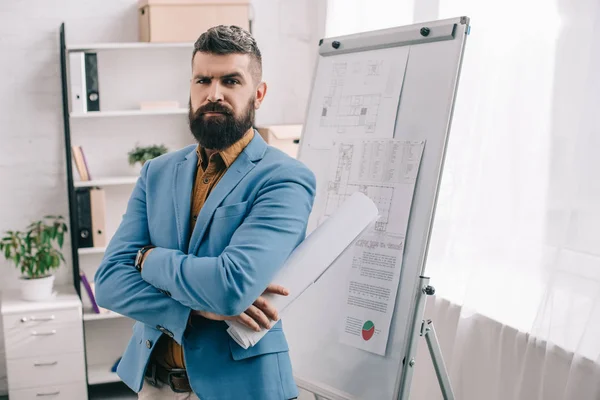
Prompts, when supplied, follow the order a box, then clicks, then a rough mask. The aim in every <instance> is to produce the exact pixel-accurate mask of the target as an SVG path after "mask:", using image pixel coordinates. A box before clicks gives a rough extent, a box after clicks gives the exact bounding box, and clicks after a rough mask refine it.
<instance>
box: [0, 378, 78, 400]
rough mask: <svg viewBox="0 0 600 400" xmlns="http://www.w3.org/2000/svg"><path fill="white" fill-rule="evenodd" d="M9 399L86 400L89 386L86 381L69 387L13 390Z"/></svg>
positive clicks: (9, 394) (9, 393)
mask: <svg viewBox="0 0 600 400" xmlns="http://www.w3.org/2000/svg"><path fill="white" fill-rule="evenodd" d="M8 397H9V398H10V400H32V399H40V400H43V399H48V400H86V399H87V386H86V384H85V381H81V382H78V383H72V384H69V385H59V386H44V387H39V388H33V389H21V390H11V391H9V392H8Z"/></svg>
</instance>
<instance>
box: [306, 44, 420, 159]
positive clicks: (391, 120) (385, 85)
mask: <svg viewBox="0 0 600 400" xmlns="http://www.w3.org/2000/svg"><path fill="white" fill-rule="evenodd" d="M408 56H409V48H408V47H407V48H406V49H402V50H399V49H397V48H395V49H380V50H373V51H369V52H366V53H355V54H342V55H338V56H334V57H326V58H324V59H322V60H321V62H322V63H324V65H323V66H322V67H320V68H319V71H322V72H321V73H320V74H319V75H318V76H317V77H316V81H315V85H314V89H313V94H312V101H311V102H310V110H309V118H308V120H307V121H308V122H307V130H306V131H307V132H309V135H310V137H308V143H309V146H311V147H314V148H323V149H325V148H331V147H332V146H333V143H334V142H336V141H339V140H348V139H352V138H358V137H365V135H367V137H369V138H388V139H391V138H393V137H394V127H395V123H396V115H397V112H398V104H399V101H400V93H401V91H402V85H403V82H404V73H405V70H406V63H407V61H408Z"/></svg>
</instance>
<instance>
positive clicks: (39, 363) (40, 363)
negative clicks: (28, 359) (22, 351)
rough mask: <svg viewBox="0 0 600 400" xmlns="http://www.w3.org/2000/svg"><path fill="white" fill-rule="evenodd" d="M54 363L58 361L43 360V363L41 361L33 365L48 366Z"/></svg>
mask: <svg viewBox="0 0 600 400" xmlns="http://www.w3.org/2000/svg"><path fill="white" fill-rule="evenodd" d="M56 364H58V361H52V362H43V363H42V362H36V363H33V365H34V366H35V367H49V366H52V365H56Z"/></svg>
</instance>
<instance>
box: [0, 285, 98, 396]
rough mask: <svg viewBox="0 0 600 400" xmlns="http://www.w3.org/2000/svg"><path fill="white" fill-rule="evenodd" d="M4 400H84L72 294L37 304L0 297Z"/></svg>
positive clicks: (79, 325)
mask: <svg viewBox="0 0 600 400" xmlns="http://www.w3.org/2000/svg"><path fill="white" fill-rule="evenodd" d="M0 309H1V312H2V325H3V328H4V344H5V352H6V372H7V380H8V395H9V398H10V400H19V399H53V400H57V399H58V400H60V399H65V400H66V399H69V400H75V399H77V400H86V399H87V385H86V376H85V353H84V351H85V346H84V341H83V321H82V315H81V301H80V300H79V297H78V296H77V295H76V294H75V293H74V290H73V289H70V288H69V289H67V290H65V291H64V292H62V293H59V294H58V295H57V296H56V297H55V298H53V299H49V300H48V301H43V302H26V301H23V300H22V299H21V298H20V295H19V293H18V292H11V291H5V292H3V293H2V302H1V304H0Z"/></svg>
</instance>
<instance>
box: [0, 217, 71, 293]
mask: <svg viewBox="0 0 600 400" xmlns="http://www.w3.org/2000/svg"><path fill="white" fill-rule="evenodd" d="M66 232H67V225H66V224H65V222H64V218H63V217H62V216H51V215H48V216H45V217H44V218H43V219H41V220H39V221H34V222H32V223H31V224H29V226H28V227H27V229H26V230H25V231H24V232H20V231H6V232H5V236H4V237H3V238H2V239H0V252H2V253H4V257H5V258H6V259H7V260H8V261H12V262H13V263H14V264H15V266H16V267H17V268H18V269H19V270H20V271H21V274H22V276H21V279H20V281H21V296H22V298H23V299H24V300H29V301H41V300H45V299H48V298H49V297H52V293H53V292H52V289H53V287H54V274H53V271H54V270H56V269H58V268H59V267H60V265H61V262H64V261H65V258H64V256H63V255H62V253H61V252H60V251H59V249H62V247H63V243H64V238H65V233H66ZM57 247H58V248H57Z"/></svg>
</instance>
